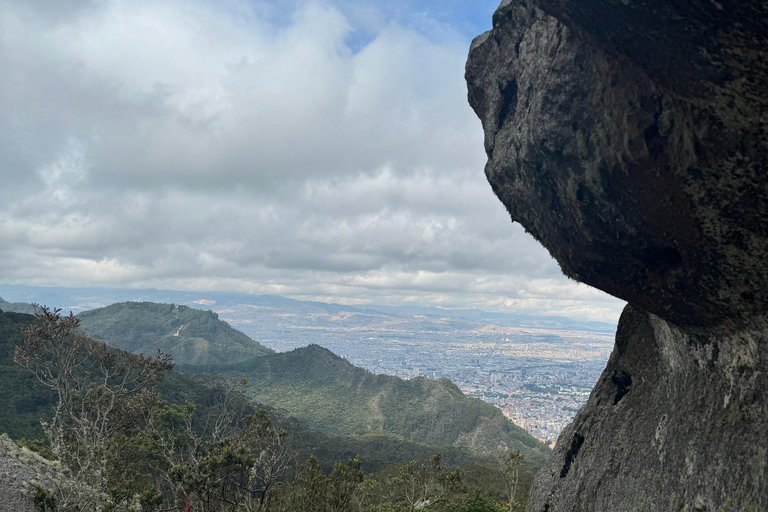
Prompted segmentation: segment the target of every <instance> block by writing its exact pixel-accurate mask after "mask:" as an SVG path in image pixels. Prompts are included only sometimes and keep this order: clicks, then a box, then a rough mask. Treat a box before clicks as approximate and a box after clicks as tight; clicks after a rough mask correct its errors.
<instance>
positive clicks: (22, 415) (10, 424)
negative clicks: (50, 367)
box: [0, 313, 493, 471]
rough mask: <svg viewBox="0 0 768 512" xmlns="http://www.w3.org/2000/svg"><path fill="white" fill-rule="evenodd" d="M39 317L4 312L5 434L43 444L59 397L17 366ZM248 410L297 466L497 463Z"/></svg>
mask: <svg viewBox="0 0 768 512" xmlns="http://www.w3.org/2000/svg"><path fill="white" fill-rule="evenodd" d="M34 320H35V319H34V317H32V316H30V315H27V314H20V313H0V389H2V390H3V393H0V433H7V434H8V435H9V436H10V437H11V438H13V439H20V438H29V439H43V438H44V437H45V436H44V434H43V430H42V428H41V425H40V421H41V420H46V419H49V418H50V417H51V416H52V414H53V406H54V404H55V400H56V399H55V396H54V394H53V392H52V391H51V390H49V389H48V388H46V387H45V386H44V385H43V384H42V383H40V382H39V381H38V380H37V379H36V378H35V377H34V375H32V374H31V373H30V372H28V371H26V370H25V369H23V368H22V367H20V366H19V365H17V364H15V363H14V362H13V353H14V347H15V346H16V345H20V344H22V342H23V339H22V329H24V328H25V327H26V326H28V325H30V324H31V323H32V322H34ZM158 391H160V393H161V394H162V396H163V397H164V398H165V399H167V400H169V401H170V402H171V403H177V404H182V403H184V402H185V401H190V402H192V403H195V404H197V406H198V411H200V413H201V414H202V413H203V412H204V411H205V410H206V408H207V407H210V405H211V404H212V403H213V402H214V401H215V400H214V398H213V396H214V394H215V393H216V390H215V389H214V388H213V387H211V386H209V385H207V384H206V383H205V382H201V381H200V380H199V379H193V378H192V377H190V376H189V375H186V374H183V373H178V372H176V371H170V372H167V373H166V375H165V377H164V379H163V381H162V382H160V383H159V385H158ZM238 407H240V408H245V410H256V409H265V410H266V411H267V412H268V414H269V416H270V418H271V419H272V420H273V422H274V423H275V424H276V425H279V426H281V427H283V428H284V429H285V430H286V431H288V432H289V439H290V442H291V446H292V449H294V450H295V451H296V453H297V461H300V460H306V458H307V457H309V455H310V454H314V455H315V456H317V457H318V459H319V460H320V461H321V463H322V465H323V467H324V468H325V469H326V470H327V469H330V467H331V466H332V465H333V464H334V463H336V462H344V461H346V460H347V459H349V458H354V457H356V456H358V455H359V456H360V458H361V460H362V461H363V466H364V468H365V470H366V471H378V470H380V469H382V468H383V467H384V465H385V464H387V463H389V462H403V461H408V460H411V459H427V458H429V457H430V456H431V455H432V454H434V453H435V452H437V451H441V452H442V453H443V456H444V458H445V460H446V462H447V463H448V464H450V465H462V466H463V465H467V464H475V463H479V462H484V463H490V462H493V461H492V460H491V459H490V458H489V457H482V456H478V455H477V454H473V453H471V452H470V451H469V450H468V449H466V448H462V447H435V446H429V445H426V444H421V443H416V442H413V441H408V440H406V439H403V438H402V437H400V436H397V435H394V434H390V433H386V432H372V433H369V434H365V435H361V436H348V437H345V436H338V435H332V434H327V433H322V432H317V431H315V430H312V429H311V428H310V427H309V426H308V425H307V424H306V423H304V422H302V421H301V420H298V419H296V418H295V417H292V416H290V415H289V414H287V413H286V411H280V410H277V409H275V408H273V407H270V406H268V405H265V404H261V403H256V402H251V401H249V402H247V403H241V404H240V405H239V406H238Z"/></svg>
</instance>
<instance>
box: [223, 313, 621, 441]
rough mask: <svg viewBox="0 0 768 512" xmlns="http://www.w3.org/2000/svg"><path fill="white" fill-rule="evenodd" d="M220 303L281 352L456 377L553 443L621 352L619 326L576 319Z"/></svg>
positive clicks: (398, 372) (404, 373)
mask: <svg viewBox="0 0 768 512" xmlns="http://www.w3.org/2000/svg"><path fill="white" fill-rule="evenodd" d="M211 306H212V307H213V309H214V310H216V311H217V312H218V313H219V315H220V317H221V318H222V319H223V320H225V321H227V322H229V323H230V324H231V325H232V326H233V327H235V328H237V329H240V330H242V331H243V332H245V333H246V334H248V335H249V336H251V337H252V338H253V339H255V340H257V341H258V342H260V343H262V344H263V345H265V346H268V347H270V348H273V349H275V350H278V351H288V350H292V349H294V348H298V347H302V346H305V345H306V344H307V343H308V342H311V343H317V344H319V345H321V346H324V347H326V348H328V349H329V350H331V351H332V352H334V353H336V354H338V355H340V356H342V357H345V358H346V359H347V360H349V361H350V362H351V363H352V364H354V365H356V366H360V367H362V368H365V369H367V370H369V371H370V372H372V373H377V374H388V375H395V376H398V377H401V378H405V379H412V378H417V377H426V378H432V379H435V378H439V377H447V378H449V379H451V380H452V381H453V382H454V383H456V384H457V385H458V386H459V387H460V388H461V389H462V390H463V391H464V392H465V393H466V394H467V395H470V396H475V397H479V398H482V399H483V400H485V401H486V402H489V403H491V404H494V405H495V406H497V407H499V408H500V409H501V410H502V411H503V412H504V414H505V415H506V416H507V417H508V418H509V419H511V420H512V421H513V422H515V423H516V424H517V425H519V426H521V427H523V428H524V429H526V430H527V431H528V432H529V433H530V434H531V435H533V436H534V437H536V438H538V439H540V440H541V441H543V442H544V443H546V444H549V445H551V446H554V444H555V443H556V441H557V437H558V435H559V434H560V432H561V431H562V429H563V428H564V427H565V426H566V425H567V424H568V423H570V421H571V420H572V419H573V417H574V415H575V414H576V412H577V411H578V409H579V407H581V406H582V405H583V404H584V403H585V402H586V401H587V398H588V397H589V394H590V392H591V391H592V388H593V387H594V386H595V384H596V382H597V380H598V378H599V377H600V374H601V373H602V371H603V369H604V368H605V364H606V362H607V360H608V357H609V356H610V354H611V351H612V350H613V338H614V331H613V330H612V326H610V325H607V324H598V323H594V324H588V323H587V324H577V325H569V323H568V321H567V320H566V319H559V321H557V320H550V321H547V320H546V319H543V317H538V318H537V319H535V320H534V319H519V318H512V319H510V318H507V317H504V316H499V317H498V318H495V319H494V318H488V319H486V320H484V321H483V319H482V318H480V319H468V318H466V317H462V316H461V312H454V311H451V310H444V311H440V310H434V309H433V310H429V311H428V312H426V314H419V313H420V312H416V313H414V312H409V311H407V310H399V311H394V310H390V311H388V312H381V311H378V310H375V309H374V308H375V307H376V306H372V307H370V309H366V310H363V311H355V310H353V309H352V308H346V309H347V310H346V311H322V310H318V311H301V312H298V311H295V312H289V313H286V312H280V311H278V310H274V309H272V308H269V307H265V306H254V305H244V304H240V305H235V306H230V307H221V308H216V305H215V304H213V305H211ZM340 308H342V309H345V308H344V307H340ZM491 320H492V321H494V322H496V323H490V321H491ZM500 324H501V325H500ZM504 324H507V325H504ZM510 324H517V325H510Z"/></svg>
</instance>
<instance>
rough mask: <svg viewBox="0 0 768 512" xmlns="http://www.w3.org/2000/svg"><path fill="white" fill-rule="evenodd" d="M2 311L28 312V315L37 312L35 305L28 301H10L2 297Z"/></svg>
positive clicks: (0, 298) (0, 304) (0, 309)
mask: <svg viewBox="0 0 768 512" xmlns="http://www.w3.org/2000/svg"><path fill="white" fill-rule="evenodd" d="M0 311H5V312H6V313H26V314H27V315H34V314H35V306H33V305H32V304H30V303H28V302H8V301H7V300H5V299H3V298H2V297H0Z"/></svg>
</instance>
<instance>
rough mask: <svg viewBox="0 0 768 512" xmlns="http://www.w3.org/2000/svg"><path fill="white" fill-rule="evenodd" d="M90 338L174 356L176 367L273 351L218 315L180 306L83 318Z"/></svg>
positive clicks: (149, 305) (145, 305) (144, 306)
mask: <svg viewBox="0 0 768 512" xmlns="http://www.w3.org/2000/svg"><path fill="white" fill-rule="evenodd" d="M77 317H78V318H79V319H80V326H81V328H82V329H83V331H84V332H85V333H86V334H87V335H88V336H90V337H93V338H97V339H100V340H102V341H104V342H106V343H107V344H109V345H111V346H113V347H116V348H119V349H122V350H127V351H129V352H134V353H144V354H147V355H151V354H154V353H155V352H157V350H158V349H159V350H160V351H162V352H165V353H168V354H171V356H172V357H173V361H174V363H175V364H200V363H211V362H219V363H225V362H234V361H240V360H244V359H248V358H252V357H258V356H263V355H266V354H271V353H272V352H273V351H272V350H271V349H269V348H267V347H264V346H263V345H260V344H259V343H257V342H255V341H254V340H252V339H251V338H249V337H248V336H246V335H245V334H243V333H242V332H240V331H238V330H235V329H233V328H232V327H230V326H229V324H227V323H226V322H224V321H222V320H219V316H218V315H217V314H216V313H214V312H212V311H202V310H199V309H193V308H190V307H187V306H179V305H176V304H156V303H153V302H122V303H119V304H112V305H111V306H107V307H105V308H98V309H93V310H90V311H84V312H82V313H80V314H79V315H77Z"/></svg>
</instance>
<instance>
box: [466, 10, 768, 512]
mask: <svg viewBox="0 0 768 512" xmlns="http://www.w3.org/2000/svg"><path fill="white" fill-rule="evenodd" d="M493 21H494V28H493V30H491V31H489V32H487V33H485V34H483V35H481V36H479V37H478V38H476V39H475V41H474V42H473V43H472V47H471V49H470V55H469V60H468V62H467V75H466V77H467V83H468V88H469V101H470V103H471V105H472V107H473V108H474V110H475V112H476V113H477V115H478V116H479V117H480V119H481V121H482V124H483V129H484V131H485V148H486V152H487V154H488V164H487V166H486V175H487V177H488V180H489V182H490V183H491V186H492V188H493V190H494V192H495V193H496V195H497V196H498V197H499V199H500V200H501V201H502V202H503V203H504V204H505V206H506V207H507V209H508V211H509V213H510V214H511V216H512V219H513V220H515V221H518V222H520V223H521V224H522V225H523V226H524V227H525V228H526V229H527V230H528V231H529V232H530V233H531V234H532V235H533V236H534V237H536V238H537V239H538V240H539V241H540V242H541V243H542V244H543V245H544V246H545V247H547V249H549V251H550V252H551V253H552V255H553V256H554V257H555V258H556V259H557V260H558V262H559V263H560V265H561V268H562V269H563V272H564V273H565V274H566V275H568V276H569V277H572V278H574V279H577V280H579V281H582V282H585V283H587V284H590V285H592V286H595V287H597V288H600V289H602V290H605V291H607V292H608V293H611V294H613V295H615V296H617V297H620V298H622V299H625V300H627V301H628V302H629V305H628V306H627V308H626V309H625V311H624V313H623V314H622V318H621V320H620V322H619V329H618V332H617V337H616V347H615V350H614V353H613V354H612V356H611V359H610V361H609V363H608V366H607V368H606V370H605V372H604V374H603V376H602V378H601V380H600V382H599V383H598V385H597V387H596V388H595V390H594V392H593V393H592V395H591V397H590V399H589V402H588V403H587V405H586V406H585V407H584V408H583V409H582V410H581V411H580V412H579V414H578V415H577V417H576V419H575V420H574V422H573V424H572V425H571V426H570V427H569V428H567V429H566V430H565V431H564V432H563V434H562V436H561V438H560V440H559V442H558V445H557V448H556V450H555V451H554V452H553V454H552V456H551V457H550V459H549V461H548V463H547V465H546V467H545V468H544V469H543V470H542V471H541V472H540V473H539V474H538V475H537V477H536V481H535V483H534V487H533V489H532V494H531V499H530V502H529V506H528V510H529V511H535V512H540V511H541V512H556V511H575V510H578V511H581V510H584V511H587V510H589V511H611V512H615V511H624V510H648V511H657V510H659V511H662V510H663V511H666V510H674V511H684V510H685V511H693V510H712V511H729V510H734V511H751V510H754V511H757V510H768V477H766V475H765V469H766V465H768V453H767V450H768V443H767V442H766V440H768V382H766V379H767V377H766V375H767V373H766V370H768V362H766V355H765V354H766V340H767V339H768V323H767V322H766V313H767V312H768V258H767V256H768V194H766V192H768V174H766V172H767V171H768V85H766V84H768V2H764V1H763V2H758V1H742V2H735V1H722V2H718V1H714V0H712V1H699V2H692V1H684V0H677V1H671V2H669V1H661V0H533V1H525V0H513V1H509V0H504V1H503V2H502V3H501V5H500V7H499V9H498V10H497V12H496V13H495V14H494V20H493Z"/></svg>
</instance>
